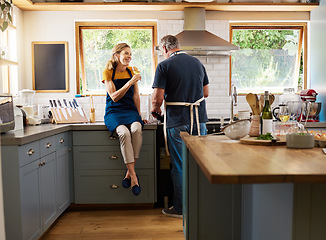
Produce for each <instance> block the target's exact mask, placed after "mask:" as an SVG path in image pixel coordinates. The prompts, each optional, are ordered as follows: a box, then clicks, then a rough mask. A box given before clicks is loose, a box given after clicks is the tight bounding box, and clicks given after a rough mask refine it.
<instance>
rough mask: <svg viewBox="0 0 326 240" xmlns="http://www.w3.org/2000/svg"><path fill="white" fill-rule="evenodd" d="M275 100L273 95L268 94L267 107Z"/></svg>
mask: <svg viewBox="0 0 326 240" xmlns="http://www.w3.org/2000/svg"><path fill="white" fill-rule="evenodd" d="M274 100H275V96H274V95H273V94H269V106H272V104H273V102H274Z"/></svg>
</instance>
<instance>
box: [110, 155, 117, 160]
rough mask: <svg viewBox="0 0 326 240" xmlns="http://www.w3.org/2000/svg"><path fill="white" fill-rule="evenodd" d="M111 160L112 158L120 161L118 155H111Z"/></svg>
mask: <svg viewBox="0 0 326 240" xmlns="http://www.w3.org/2000/svg"><path fill="white" fill-rule="evenodd" d="M109 158H110V159H118V158H119V157H118V156H116V155H111V156H110V157H109Z"/></svg>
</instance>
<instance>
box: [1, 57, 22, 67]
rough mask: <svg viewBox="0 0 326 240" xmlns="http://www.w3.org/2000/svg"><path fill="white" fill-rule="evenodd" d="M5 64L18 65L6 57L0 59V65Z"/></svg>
mask: <svg viewBox="0 0 326 240" xmlns="http://www.w3.org/2000/svg"><path fill="white" fill-rule="evenodd" d="M5 65H18V63H17V62H14V61H10V60H7V59H0V66H5Z"/></svg>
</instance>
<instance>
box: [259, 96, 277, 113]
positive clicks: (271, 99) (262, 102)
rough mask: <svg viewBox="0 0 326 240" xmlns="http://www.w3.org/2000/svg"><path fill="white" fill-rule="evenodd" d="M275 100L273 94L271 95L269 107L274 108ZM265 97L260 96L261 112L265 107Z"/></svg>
mask: <svg viewBox="0 0 326 240" xmlns="http://www.w3.org/2000/svg"><path fill="white" fill-rule="evenodd" d="M274 100H275V96H274V95H273V94H269V106H272V104H273V102H274ZM264 101H265V100H264V95H260V97H259V108H260V112H261V111H262V110H263V107H264Z"/></svg>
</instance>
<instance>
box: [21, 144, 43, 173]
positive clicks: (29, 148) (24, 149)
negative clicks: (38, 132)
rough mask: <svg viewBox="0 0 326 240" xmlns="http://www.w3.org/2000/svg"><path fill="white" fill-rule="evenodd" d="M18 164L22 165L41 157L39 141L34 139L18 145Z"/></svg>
mask: <svg viewBox="0 0 326 240" xmlns="http://www.w3.org/2000/svg"><path fill="white" fill-rule="evenodd" d="M18 155H19V157H18V158H19V166H20V167H22V166H24V165H26V164H28V163H31V162H33V161H35V160H36V159H38V158H40V157H41V152H40V142H39V141H35V142H31V143H28V144H25V145H22V146H20V147H19V150H18Z"/></svg>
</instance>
